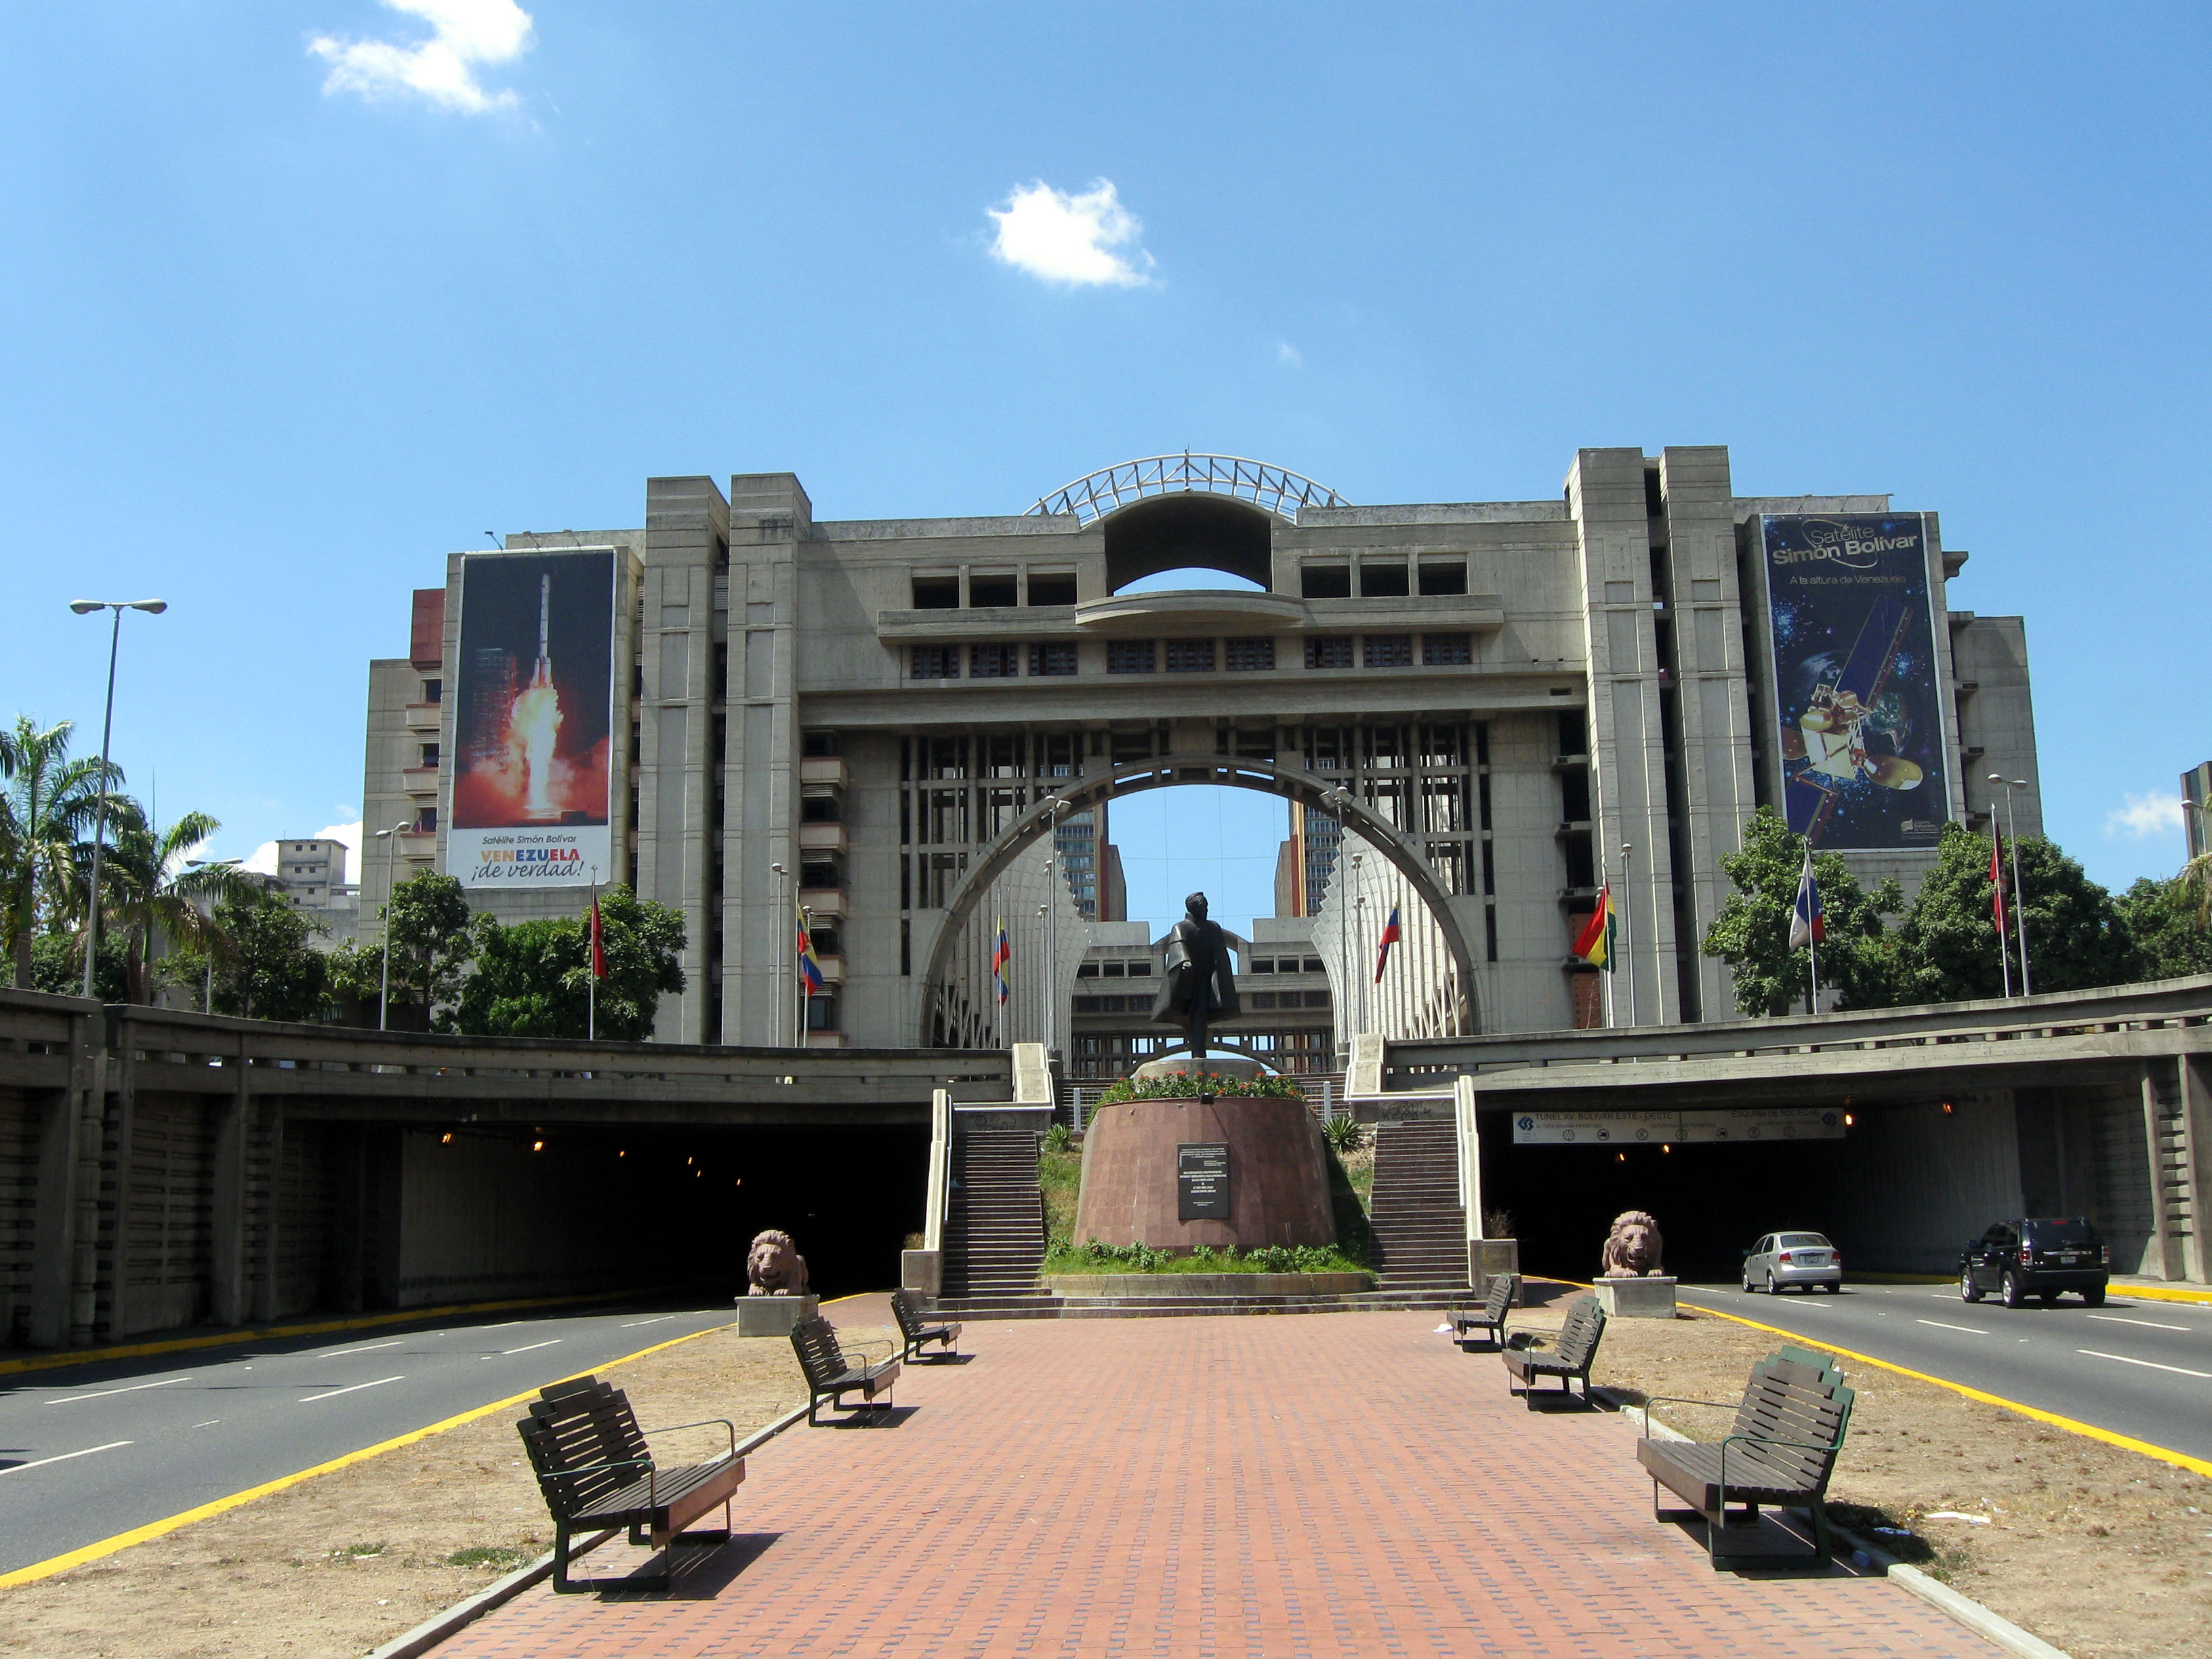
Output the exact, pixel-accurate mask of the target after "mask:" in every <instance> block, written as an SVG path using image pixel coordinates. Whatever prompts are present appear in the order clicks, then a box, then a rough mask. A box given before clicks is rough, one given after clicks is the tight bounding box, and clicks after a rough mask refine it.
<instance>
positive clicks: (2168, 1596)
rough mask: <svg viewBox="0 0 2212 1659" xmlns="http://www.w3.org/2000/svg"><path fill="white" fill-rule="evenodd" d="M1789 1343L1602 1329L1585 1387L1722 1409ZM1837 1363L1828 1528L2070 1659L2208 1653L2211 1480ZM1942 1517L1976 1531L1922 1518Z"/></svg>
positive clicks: (1696, 1329) (1529, 1317) (1686, 1420)
mask: <svg viewBox="0 0 2212 1659" xmlns="http://www.w3.org/2000/svg"><path fill="white" fill-rule="evenodd" d="M1565 1305H1566V1298H1565V1297H1560V1298H1559V1299H1557V1300H1555V1301H1554V1302H1553V1304H1552V1305H1551V1306H1550V1307H1549V1308H1543V1309H1529V1310H1525V1311H1524V1312H1522V1313H1517V1314H1516V1316H1514V1321H1513V1323H1514V1325H1515V1327H1516V1328H1519V1327H1522V1326H1524V1325H1525V1326H1528V1327H1529V1328H1537V1329H1542V1328H1553V1329H1556V1328H1558V1326H1559V1320H1560V1317H1561V1316H1562V1314H1563V1312H1564V1310H1565ZM1788 1340H1798V1341H1799V1345H1800V1346H1805V1347H1814V1346H1816V1345H1814V1344H1813V1343H1810V1342H1808V1341H1803V1340H1801V1339H1790V1338H1784V1337H1780V1336H1777V1335H1775V1334H1772V1333H1771V1332H1768V1331H1759V1330H1753V1329H1751V1328H1749V1327H1747V1326H1743V1325H1738V1324H1735V1323H1733V1322H1729V1321H1728V1320H1724V1319H1718V1318H1715V1317H1713V1316H1710V1315H1705V1314H1701V1313H1686V1314H1685V1316H1683V1317H1682V1318H1680V1319H1678V1320H1675V1321H1674V1322H1663V1321H1660V1320H1643V1319H1616V1320H1613V1321H1612V1322H1609V1323H1608V1324H1607V1326H1606V1331H1605V1342H1604V1345H1603V1346H1601V1348H1600V1349H1599V1350H1598V1363H1597V1364H1596V1366H1595V1379H1596V1381H1597V1383H1599V1384H1600V1386H1601V1387H1611V1388H1614V1389H1620V1390H1621V1391H1622V1392H1623V1393H1626V1394H1629V1395H1631V1397H1632V1398H1638V1399H1640V1398H1641V1397H1642V1396H1643V1395H1647V1394H1656V1395H1690V1396H1692V1397H1694V1398H1697V1399H1701V1400H1729V1401H1732V1400H1734V1399H1735V1397H1736V1396H1737V1395H1740V1394H1741V1393H1742V1391H1743V1383H1744V1376H1745V1373H1746V1372H1747V1370H1749V1369H1750V1367H1751V1365H1752V1364H1753V1361H1755V1360H1758V1359H1760V1358H1764V1357H1765V1356H1766V1355H1767V1354H1769V1353H1771V1352H1773V1351H1774V1350H1775V1349H1776V1348H1777V1347H1778V1346H1780V1345H1781V1344H1782V1343H1783V1342H1784V1341H1788ZM1842 1364H1843V1370H1844V1376H1845V1378H1846V1379H1847V1380H1848V1381H1849V1382H1850V1385H1851V1387H1852V1389H1854V1390H1856V1391H1857V1396H1858V1398H1857V1404H1856V1406H1855V1407H1854V1408H1853V1411H1852V1415H1851V1426H1850V1438H1849V1439H1848V1440H1847V1441H1846V1442H1845V1443H1844V1451H1843V1455H1842V1456H1841V1458H1840V1459H1839V1460H1838V1462H1837V1466H1836V1474H1835V1479H1834V1480H1833V1481H1832V1482H1831V1484H1830V1486H1829V1494H1828V1495H1829V1498H1830V1499H1831V1500H1832V1504H1834V1505H1835V1506H1836V1507H1837V1508H1838V1509H1839V1510H1843V1511H1844V1512H1842V1513H1840V1514H1838V1516H1837V1518H1838V1520H1841V1521H1843V1522H1846V1523H1848V1524H1853V1525H1862V1526H1863V1525H1887V1526H1894V1527H1902V1528H1906V1529H1907V1535H1906V1536H1904V1537H1899V1536H1896V1535H1894V1534H1885V1535H1881V1536H1877V1537H1875V1542H1876V1543H1878V1544H1880V1545H1881V1546H1882V1547H1885V1548H1887V1549H1889V1550H1890V1551H1891V1553H1893V1554H1896V1555H1898V1556H1899V1557H1901V1558H1902V1559H1906V1560H1911V1561H1915V1562H1916V1563H1917V1565H1919V1566H1920V1567H1921V1568H1922V1570H1923V1571H1927V1572H1930V1573H1932V1574H1934V1575H1935V1576H1936V1577H1939V1578H1941V1579H1942V1580H1943V1581H1944V1582H1945V1583H1948V1584H1950V1585H1951V1586H1952V1587H1953V1588H1954V1589H1957V1590H1959V1591H1960V1593H1961V1594H1962V1595H1971V1596H1972V1597H1973V1598H1974V1600H1976V1601H1979V1602H1981V1603H1982V1604H1983V1605H1984V1606H1985V1607H1991V1608H1994V1609H1995V1610H1996V1611H1997V1612H1998V1613H2002V1614H2003V1615H2004V1616H2005V1617H2006V1618H2008V1619H2009V1620H2012V1621H2013V1622H2014V1623H2015V1624H2016V1625H2020V1626H2024V1627H2025V1628H2027V1629H2028V1630H2032V1631H2033V1632H2035V1633H2036V1634H2037V1635H2039V1636H2040V1637H2042V1638H2044V1639H2045V1641H2047V1642H2051V1643H2054V1644H2057V1646H2059V1647H2061V1648H2063V1649H2065V1650H2066V1651H2067V1652H2069V1654H2072V1655H2074V1656H2075V1659H2153V1656H2160V1659H2164V1656H2172V1659H2185V1656H2186V1659H2195V1656H2198V1655H2203V1654H2206V1653H2212V1480H2205V1479H2204V1478H2203V1477H2202V1476H2200V1475H2196V1474H2191V1473H2189V1472H2188V1471H2187V1470H2185V1469H2179V1468H2173V1467H2172V1465H2170V1464H2166V1463H2161V1462H2158V1461H2156V1460H2155V1459H2153V1458H2148V1457H2144V1456H2142V1455H2140V1454H2139V1453H2136V1452H2130V1451H2124V1450H2123V1449H2120V1448H2119V1447H2117V1446H2108V1445H2106V1444H2105V1443H2103V1442H2101V1441H2096V1440H2091V1439H2088V1438H2087V1437H2083V1436H2081V1435H2075V1434H2069V1433H2067V1432H2066V1431H2063V1430H2061V1429H2055V1428H2051V1427H2049V1426H2048V1425H2045V1424H2041V1423H2038V1422H2036V1421H2034V1420H2033V1419H2030V1418H2025V1417H2021V1416H2019V1415H2017V1414H2016V1413H2012V1412H2008V1411H2005V1410H2003V1409H2002V1408H2001V1407H1996V1406H1985V1405H1983V1404H1982V1403H1981V1402H1979V1401H1973V1400H1968V1399H1966V1398H1965V1397H1964V1396H1963V1395H1955V1394H1953V1393H1951V1392H1950V1391H1949V1390H1948V1389H1939V1388H1936V1387H1934V1386H1933V1385H1931V1384H1929V1383H1919V1382H1916V1381H1914V1380H1913V1379H1912V1378H1911V1377H1906V1376H1897V1375H1896V1374H1895V1373H1893V1372H1891V1371H1885V1370H1879V1369H1876V1368H1874V1367H1871V1366H1867V1365H1863V1364H1858V1363H1857V1362H1856V1361H1844V1362H1842ZM1500 1369H1501V1370H1502V1369H1503V1368H1502V1367H1501V1368H1500ZM1499 1386H1501V1387H1502V1386H1504V1384H1503V1383H1502V1382H1501V1383H1500V1385H1499ZM1658 1417H1659V1419H1660V1420H1661V1421H1662V1422H1666V1423H1671V1424H1672V1425H1673V1426H1674V1427H1676V1428H1678V1429H1680V1430H1681V1431H1683V1432H1685V1433H1687V1434H1693V1435H1699V1436H1701V1437H1702V1436H1711V1435H1716V1434H1717V1433H1719V1432H1720V1431H1721V1430H1722V1427H1723V1425H1724V1424H1725V1422H1726V1420H1727V1418H1726V1414H1725V1413H1719V1412H1714V1411H1705V1410H1699V1409H1696V1408H1684V1407H1662V1408H1661V1409H1660V1411H1659V1412H1658ZM1851 1506H1856V1507H1855V1508H1854V1507H1851ZM1942 1510H1955V1511H1958V1512H1960V1513H1963V1514H1968V1515H1978V1516H1988V1517H1989V1524H1987V1525H1986V1526H1977V1525H1974V1524H1973V1523H1972V1522H1964V1521H1937V1520H1932V1519H1929V1518H1928V1517H1929V1516H1933V1515H1934V1514H1936V1513H1937V1512H1939V1511H1942ZM1869 1511H1878V1513H1869ZM1832 1512H1833V1511H1832Z"/></svg>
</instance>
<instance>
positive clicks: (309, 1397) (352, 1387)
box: [300, 1372, 405, 1406]
mask: <svg viewBox="0 0 2212 1659" xmlns="http://www.w3.org/2000/svg"><path fill="white" fill-rule="evenodd" d="M400 1375H401V1376H404V1375H405V1373H404V1372H402V1373H401V1374H400ZM399 1380H400V1377H399V1376H380V1377H378V1378H377V1379H376V1381H375V1382H374V1383H348V1384H347V1385H346V1386H345V1387H344V1388H343V1389H331V1391H330V1392H329V1393H328V1394H303V1395H301V1396H300V1403H301V1405H302V1406H309V1405H313V1403H314V1402H315V1401H318V1400H335V1399H337V1397H338V1396H339V1395H342V1394H352V1393H353V1392H355V1391H356V1389H380V1388H382V1387H383V1386H384V1385H385V1384H386V1383H397V1382H398V1381H399Z"/></svg>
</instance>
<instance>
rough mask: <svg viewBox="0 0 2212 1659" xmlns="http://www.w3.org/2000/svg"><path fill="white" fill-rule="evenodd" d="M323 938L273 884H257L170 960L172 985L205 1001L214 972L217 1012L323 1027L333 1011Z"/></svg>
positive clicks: (246, 887)
mask: <svg viewBox="0 0 2212 1659" xmlns="http://www.w3.org/2000/svg"><path fill="white" fill-rule="evenodd" d="M321 932H322V929H321V927H319V925H318V924H316V923H315V922H313V921H309V920H308V919H307V917H306V916H305V915H301V913H300V911H299V910H298V909H296V908H294V906H293V904H292V902H291V901H290V900H289V899H288V898H286V897H285V896H284V895H283V893H281V892H279V891H277V890H276V889H275V888H274V887H273V886H271V885H270V884H267V883H265V882H261V881H255V880H252V879H251V878H249V879H248V881H247V882H246V884H243V885H241V886H240V887H239V888H238V890H236V891H234V893H233V895H232V896H230V897H228V898H225V899H223V900H222V901H221V902H218V903H217V904H216V907H215V917H214V922H213V926H212V927H210V929H209V931H208V933H206V934H204V935H202V936H200V937H199V938H197V939H193V940H191V941H189V942H187V943H185V945H183V946H182V947H181V948H179V949H178V950H176V951H172V952H171V953H170V954H169V955H168V956H167V957H164V958H163V960H162V964H161V965H162V970H163V977H164V979H165V981H167V983H169V984H172V985H174V986H177V987H179V988H180V989H183V990H185V991H187V992H188V993H189V994H191V996H192V998H193V1000H195V1001H197V1000H198V998H199V996H200V994H201V992H202V989H203V987H204V986H205V985H206V984H207V982H208V972H209V968H210V962H211V963H212V966H213V969H214V990H215V995H214V1004H215V1006H214V1007H213V1008H212V1009H211V1010H210V1012H214V1013H218V1014H240V1015H243V1016H245V1017H246V1018H250V1019H291V1020H312V1019H320V1018H322V1017H323V1013H324V1011H325V1009H326V1008H327V1007H328V1006H329V1003H330V996H329V982H330V963H329V959H328V958H327V957H325V955H324V954H323V952H322V951H319V950H318V949H317V948H316V946H315V940H316V939H317V938H318V937H319V935H320V933H321Z"/></svg>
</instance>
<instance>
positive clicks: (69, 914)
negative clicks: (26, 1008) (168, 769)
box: [0, 714, 123, 989]
mask: <svg viewBox="0 0 2212 1659" xmlns="http://www.w3.org/2000/svg"><path fill="white" fill-rule="evenodd" d="M69 746H70V722H69V721H67V720H63V721H61V722H60V723H59V724H58V725H55V726H48V727H46V729H45V730H44V731H40V729H39V727H38V725H37V723H36V722H34V721H33V720H32V719H31V718H30V716H29V715H27V714H18V715H17V716H16V717H15V726H14V728H13V729H12V730H7V729H0V778H5V779H6V780H7V784H8V787H7V788H6V789H5V790H4V791H0V936H4V944H5V945H6V948H7V950H8V952H9V956H10V957H12V958H13V960H14V963H15V985H16V987H17V988H18V989H28V988H29V987H31V986H32V985H33V983H34V981H35V980H36V977H37V974H36V970H35V969H34V968H33V961H32V957H33V945H34V944H35V943H36V942H37V940H38V939H39V938H40V935H41V934H43V933H58V932H59V931H61V930H62V928H63V927H64V926H65V925H66V924H68V923H70V922H71V921H75V920H76V916H77V915H78V913H79V912H80V911H81V910H82V908H83V902H84V887H85V877H84V873H83V865H84V862H85V861H86V860H87V859H88V856H89V854H90V848H91V842H90V836H91V831H92V827H93V820H94V817H95V816H96V814H97V811H98V809H99V805H100V762H99V761H97V760H95V759H83V760H71V759H70V753H69ZM107 779H108V787H109V788H110V789H112V788H113V787H115V786H116V785H117V784H118V783H120V782H122V781H123V771H122V769H121V768H120V767H117V766H113V765H111V766H110V767H109V768H108V769H107ZM79 971H80V973H82V956H81V955H80V957H79ZM82 983H83V981H82V979H80V980H79V981H78V988H80V989H82Z"/></svg>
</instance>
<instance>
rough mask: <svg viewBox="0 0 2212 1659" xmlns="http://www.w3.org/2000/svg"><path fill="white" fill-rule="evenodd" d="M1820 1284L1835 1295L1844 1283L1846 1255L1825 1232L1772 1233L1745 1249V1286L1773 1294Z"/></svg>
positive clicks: (1807, 1288)
mask: <svg viewBox="0 0 2212 1659" xmlns="http://www.w3.org/2000/svg"><path fill="white" fill-rule="evenodd" d="M1793 1285H1795V1286H1796V1287H1797V1288H1798V1289H1800V1290H1810V1289H1812V1287H1813V1286H1814V1285H1819V1286H1820V1288H1821V1289H1822V1290H1824V1291H1827V1292H1828V1294H1829V1295H1831V1296H1833V1295H1835V1294H1836V1293H1837V1292H1838V1291H1840V1290H1842V1289H1843V1287H1844V1258H1843V1254H1842V1252H1841V1251H1839V1250H1838V1249H1836V1247H1835V1246H1834V1245H1832V1244H1831V1243H1828V1240H1827V1237H1826V1235H1825V1234H1822V1233H1769V1234H1767V1235H1766V1237H1764V1238H1762V1239H1760V1240H1759V1243H1756V1244H1754V1245H1753V1246H1752V1247H1751V1248H1750V1249H1747V1250H1746V1251H1745V1252H1744V1253H1743V1287H1744V1289H1745V1290H1747V1291H1765V1292H1766V1293H1767V1294H1768V1295H1769V1296H1772V1295H1773V1294H1774V1293H1775V1292H1776V1291H1786V1290H1789V1289H1790V1287H1791V1286H1793Z"/></svg>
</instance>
